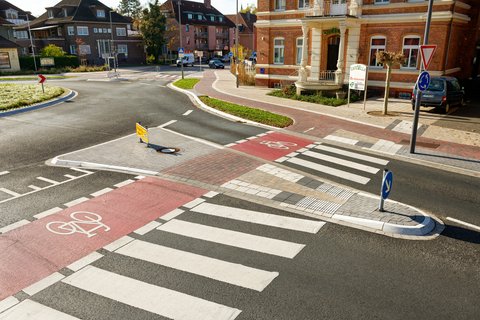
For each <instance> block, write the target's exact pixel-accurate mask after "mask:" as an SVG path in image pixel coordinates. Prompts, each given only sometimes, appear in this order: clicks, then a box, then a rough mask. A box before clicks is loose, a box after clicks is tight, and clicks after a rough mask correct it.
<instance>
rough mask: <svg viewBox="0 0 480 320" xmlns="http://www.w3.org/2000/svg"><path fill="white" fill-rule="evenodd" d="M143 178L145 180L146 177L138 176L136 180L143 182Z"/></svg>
mask: <svg viewBox="0 0 480 320" xmlns="http://www.w3.org/2000/svg"><path fill="white" fill-rule="evenodd" d="M143 178H145V176H136V177H135V179H137V180H142V179H143Z"/></svg>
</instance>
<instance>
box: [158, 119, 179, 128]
mask: <svg viewBox="0 0 480 320" xmlns="http://www.w3.org/2000/svg"><path fill="white" fill-rule="evenodd" d="M175 122H177V120H170V121H168V122H165V123H164V124H162V125H159V126H158V128H165V127H166V126H169V125H171V124H173V123H175Z"/></svg>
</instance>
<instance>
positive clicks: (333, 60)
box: [327, 36, 340, 71]
mask: <svg viewBox="0 0 480 320" xmlns="http://www.w3.org/2000/svg"><path fill="white" fill-rule="evenodd" d="M339 45H340V37H339V36H333V37H330V38H329V39H328V53H327V70H329V71H335V70H337V60H338V47H339Z"/></svg>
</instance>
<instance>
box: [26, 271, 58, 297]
mask: <svg viewBox="0 0 480 320" xmlns="http://www.w3.org/2000/svg"><path fill="white" fill-rule="evenodd" d="M63 278H65V276H64V275H63V274H61V273H58V272H55V273H52V274H51V275H49V276H48V277H46V278H43V279H42V280H40V281H38V282H35V283H34V284H32V285H31V286H28V287H26V288H25V289H23V290H22V291H23V292H25V293H26V294H28V295H30V296H33V295H34V294H36V293H38V292H40V291H42V290H43V289H46V288H48V287H50V286H51V285H52V284H54V283H57V282H58V281H60V280H62V279H63Z"/></svg>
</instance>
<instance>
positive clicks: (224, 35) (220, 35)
mask: <svg viewBox="0 0 480 320" xmlns="http://www.w3.org/2000/svg"><path fill="white" fill-rule="evenodd" d="M217 38H228V33H227V32H219V33H217Z"/></svg>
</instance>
